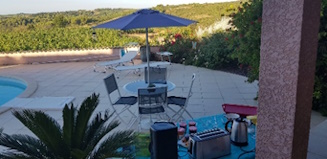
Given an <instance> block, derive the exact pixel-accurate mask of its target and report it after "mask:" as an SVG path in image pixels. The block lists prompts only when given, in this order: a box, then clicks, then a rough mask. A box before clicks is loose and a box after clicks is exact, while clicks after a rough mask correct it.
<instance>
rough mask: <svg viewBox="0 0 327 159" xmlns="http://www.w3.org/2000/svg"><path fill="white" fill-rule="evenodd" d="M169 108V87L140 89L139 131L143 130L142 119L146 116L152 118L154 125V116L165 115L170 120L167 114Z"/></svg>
mask: <svg viewBox="0 0 327 159" xmlns="http://www.w3.org/2000/svg"><path fill="white" fill-rule="evenodd" d="M166 106H167V87H148V88H141V89H138V110H139V130H140V129H141V119H142V117H143V116H144V115H149V116H150V124H152V123H153V122H152V114H156V115H159V116H160V115H162V114H164V115H165V116H166V117H167V118H168V120H169V119H170V118H169V116H168V115H167V114H166V112H165V107H166Z"/></svg>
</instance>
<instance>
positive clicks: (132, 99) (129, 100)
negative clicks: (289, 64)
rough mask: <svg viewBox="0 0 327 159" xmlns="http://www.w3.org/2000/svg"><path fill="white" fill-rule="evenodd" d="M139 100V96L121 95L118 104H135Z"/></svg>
mask: <svg viewBox="0 0 327 159" xmlns="http://www.w3.org/2000/svg"><path fill="white" fill-rule="evenodd" d="M136 102H137V97H134V96H129V97H120V98H119V99H118V101H117V102H116V103H114V105H116V104H127V105H134V104H135V103H136Z"/></svg>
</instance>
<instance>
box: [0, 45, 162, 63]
mask: <svg viewBox="0 0 327 159" xmlns="http://www.w3.org/2000/svg"><path fill="white" fill-rule="evenodd" d="M120 49H121V48H106V49H85V50H55V51H37V52H14V53H2V54H0V65H17V64H33V63H55V62H78V61H105V60H115V59H119V50H120ZM150 49H151V52H152V53H155V52H158V51H159V47H156V46H153V47H151V48H150ZM136 58H138V59H139V58H140V55H138V56H137V57H136Z"/></svg>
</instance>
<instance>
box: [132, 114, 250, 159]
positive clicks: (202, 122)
mask: <svg viewBox="0 0 327 159" xmlns="http://www.w3.org/2000/svg"><path fill="white" fill-rule="evenodd" d="M194 121H195V122H196V124H197V125H196V126H197V129H198V132H200V131H204V130H207V129H212V128H221V129H224V127H225V124H224V122H226V119H225V117H224V116H223V115H222V114H220V115H214V116H207V117H202V118H197V119H194ZM187 123H188V121H187ZM248 143H249V144H248V145H247V146H243V147H242V149H243V150H246V151H249V150H253V149H254V148H255V131H253V132H252V133H250V132H249V133H248ZM243 150H241V148H240V147H239V146H235V145H233V144H231V154H230V155H227V156H223V157H220V158H221V159H237V158H238V157H239V155H241V154H242V153H243V152H244V151H243ZM137 151H138V150H137ZM178 155H179V156H180V158H181V159H191V158H190V157H189V155H188V154H187V149H186V148H184V147H182V146H178ZM136 158H137V159H150V157H148V156H147V157H145V156H142V157H141V156H137V157H136ZM220 158H219V159H220ZM250 158H251V159H252V158H255V153H254V152H251V153H247V154H245V155H242V156H241V157H240V159H250Z"/></svg>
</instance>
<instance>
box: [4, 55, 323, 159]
mask: <svg viewBox="0 0 327 159" xmlns="http://www.w3.org/2000/svg"><path fill="white" fill-rule="evenodd" d="M94 63H95V62H78V63H52V64H36V65H18V66H14V67H7V68H0V74H1V75H3V76H6V75H8V76H14V75H16V76H19V77H22V78H23V77H28V78H32V79H34V80H35V81H36V82H37V83H38V89H37V90H36V92H35V93H34V94H33V95H32V96H31V97H41V96H72V97H75V99H74V101H73V102H74V105H75V106H76V107H79V105H80V104H81V103H82V101H83V100H84V99H85V98H86V97H88V96H89V95H91V94H92V93H93V92H96V93H100V102H99V106H98V108H97V109H96V112H102V111H104V110H107V109H108V110H110V111H111V112H112V110H113V109H112V107H111V106H110V104H109V99H108V95H107V91H106V88H105V85H104V83H103V79H104V78H105V77H107V76H108V75H110V74H111V73H115V74H116V77H119V78H117V83H118V86H119V89H120V92H121V94H122V95H123V96H126V95H134V96H136V95H135V94H131V93H129V92H126V91H125V90H124V89H123V88H122V87H123V86H124V85H125V84H126V83H128V82H130V81H135V80H143V79H144V76H143V74H144V72H143V70H141V71H140V72H139V74H140V76H138V74H134V73H133V71H121V72H115V71H114V70H112V69H109V70H108V71H107V73H98V72H93V65H94ZM136 63H141V62H140V61H136ZM167 68H168V74H167V79H168V80H170V81H171V82H173V83H174V84H175V85H176V88H175V89H174V90H173V91H171V92H168V95H169V96H172V95H175V96H183V97H186V96H187V94H188V92H189V87H190V84H191V77H192V74H193V73H195V74H196V79H195V81H194V84H193V89H192V90H193V95H192V97H191V98H190V100H189V106H188V107H187V110H188V111H189V112H190V113H191V114H192V116H193V117H194V118H199V117H202V116H207V115H214V114H219V113H223V111H222V108H221V105H222V104H223V103H234V104H244V105H258V101H255V100H253V98H254V97H255V96H256V94H257V91H258V88H259V87H258V82H257V81H255V82H253V83H247V82H245V81H246V77H243V76H240V75H236V74H231V73H226V72H221V71H214V70H209V69H206V68H198V67H194V66H184V65H180V64H172V65H169V66H168V67H167ZM177 109H178V108H174V110H177ZM137 110H138V109H137V104H136V105H133V106H132V107H131V111H132V112H133V113H134V114H137ZM46 112H47V113H49V114H50V115H51V116H53V117H54V118H55V119H56V120H57V121H58V122H59V123H60V124H62V117H61V111H60V110H51V111H50V110H48V111H46ZM167 114H168V115H170V116H172V115H173V114H174V113H173V112H172V111H171V110H169V109H168V110H167ZM115 116H116V115H114V116H113V117H115ZM121 116H122V117H123V118H124V120H125V121H126V123H124V122H121V125H120V126H119V127H118V129H119V130H125V129H126V127H127V126H128V125H129V124H130V123H129V122H131V121H132V119H133V118H132V115H131V114H129V113H128V112H124V113H123V114H122V115H121ZM183 117H184V118H185V119H190V117H189V116H187V114H186V113H184V114H183ZM146 118H148V117H145V119H146ZM114 119H115V118H112V120H114ZM314 120H317V119H315V118H314ZM322 120H323V119H319V121H320V122H321V121H322ZM218 122H219V121H218ZM320 122H316V123H314V124H312V125H318V126H320V127H318V126H317V129H312V132H311V134H312V135H314V137H310V144H309V150H310V151H309V154H308V156H309V157H310V158H319V159H320V157H326V156H325V155H326V154H325V152H321V151H324V150H322V149H320V148H322V145H321V142H320V141H324V142H325V143H327V141H325V139H326V138H327V137H325V136H324V134H325V132H326V131H327V130H326V129H327V123H326V124H325V125H322V126H321V125H319V123H320ZM312 123H313V122H312ZM203 124H205V123H203ZM0 126H1V127H3V128H4V132H6V133H9V134H13V133H27V134H31V135H33V134H32V133H31V132H30V131H29V130H28V129H27V128H25V127H24V126H23V125H22V124H21V123H20V122H19V121H18V120H17V119H15V118H14V116H13V115H12V114H11V111H7V112H5V113H2V114H0ZM132 128H133V129H135V130H137V129H138V122H135V123H134V124H133V126H132ZM313 128H314V127H313ZM321 136H324V137H321ZM323 146H324V147H323V148H325V147H326V146H325V145H323ZM0 149H1V147H0ZM318 150H319V151H318Z"/></svg>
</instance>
